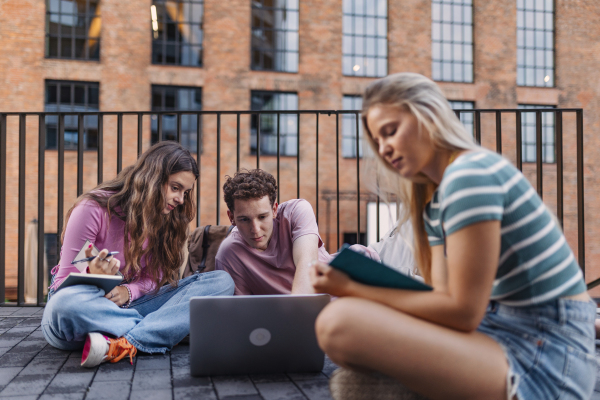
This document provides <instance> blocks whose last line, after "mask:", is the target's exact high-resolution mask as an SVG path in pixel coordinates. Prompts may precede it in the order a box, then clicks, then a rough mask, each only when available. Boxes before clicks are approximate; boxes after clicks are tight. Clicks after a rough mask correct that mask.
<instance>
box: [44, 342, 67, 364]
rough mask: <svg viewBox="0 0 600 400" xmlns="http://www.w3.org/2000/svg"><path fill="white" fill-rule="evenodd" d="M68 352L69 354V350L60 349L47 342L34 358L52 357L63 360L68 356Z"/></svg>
mask: <svg viewBox="0 0 600 400" xmlns="http://www.w3.org/2000/svg"><path fill="white" fill-rule="evenodd" d="M69 354H71V352H70V351H66V350H60V349H57V348H56V347H52V346H51V345H49V344H48V345H47V346H46V347H44V348H43V349H42V351H40V352H39V353H38V355H37V356H36V358H52V359H56V360H63V361H64V360H65V359H67V358H68V357H69Z"/></svg>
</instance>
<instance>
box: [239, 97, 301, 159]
mask: <svg viewBox="0 0 600 400" xmlns="http://www.w3.org/2000/svg"><path fill="white" fill-rule="evenodd" d="M251 97H252V99H251V102H252V110H253V111H267V110H273V111H276V110H297V109H298V95H297V94H296V93H280V92H262V91H253V92H252V94H251ZM250 124H251V127H250V128H251V130H250V152H251V153H252V154H256V138H257V132H258V115H252V118H251V122H250ZM297 140H298V115H297V114H280V115H279V150H280V154H281V155H282V156H295V155H297V154H298V142H297ZM260 154H265V155H276V154H277V114H261V115H260Z"/></svg>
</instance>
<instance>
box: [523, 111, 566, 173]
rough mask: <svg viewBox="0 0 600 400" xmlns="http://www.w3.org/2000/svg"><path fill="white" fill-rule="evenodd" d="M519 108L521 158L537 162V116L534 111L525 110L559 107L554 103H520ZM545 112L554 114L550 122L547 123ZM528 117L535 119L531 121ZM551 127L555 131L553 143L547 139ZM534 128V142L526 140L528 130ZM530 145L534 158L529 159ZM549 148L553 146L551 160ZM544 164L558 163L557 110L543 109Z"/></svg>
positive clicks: (528, 161)
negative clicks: (528, 148)
mask: <svg viewBox="0 0 600 400" xmlns="http://www.w3.org/2000/svg"><path fill="white" fill-rule="evenodd" d="M517 108H518V109H519V110H521V160H522V162H523V163H535V162H536V161H537V159H536V157H537V154H536V142H535V141H536V140H537V138H536V128H537V126H536V121H535V119H536V117H535V112H533V111H529V112H523V111H524V110H531V109H536V108H537V109H540V108H542V109H548V110H555V109H556V108H557V107H556V106H554V105H548V104H519V105H518V106H517ZM544 113H546V114H551V115H552V122H551V123H550V124H547V123H546V121H545V118H544ZM528 119H533V122H529V121H527V120H528ZM549 127H551V128H552V131H553V135H552V141H551V143H548V142H547V141H545V138H546V135H547V133H546V129H548V128H549ZM527 128H529V129H533V139H534V141H533V142H528V141H526V140H525V135H526V134H527V132H528V131H529V129H527ZM528 146H533V150H534V152H533V154H534V156H533V158H532V159H528V158H527V154H528V152H527V151H526V149H527V147H528ZM547 148H551V149H552V150H551V155H550V156H551V158H550V160H548V158H547V157H548V155H547V152H546V149H547ZM542 164H556V113H555V112H547V111H546V112H544V111H542Z"/></svg>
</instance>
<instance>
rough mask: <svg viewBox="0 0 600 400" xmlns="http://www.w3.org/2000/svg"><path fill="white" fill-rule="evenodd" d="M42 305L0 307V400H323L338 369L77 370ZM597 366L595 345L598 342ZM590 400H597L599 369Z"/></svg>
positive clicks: (175, 363)
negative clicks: (50, 333) (47, 331)
mask: <svg viewBox="0 0 600 400" xmlns="http://www.w3.org/2000/svg"><path fill="white" fill-rule="evenodd" d="M42 312H43V309H42V308H41V307H0V399H20V400H29V399H40V400H50V399H61V400H62V399H64V400H81V399H86V400H96V399H98V400H99V399H106V400H121V399H123V400H126V399H131V400H154V399H160V400H164V399H210V400H276V399H285V400H299V399H309V400H325V399H331V396H330V394H329V389H328V386H327V380H328V378H329V376H330V375H331V373H332V372H333V371H334V370H335V369H336V368H337V366H336V365H335V364H333V363H332V362H331V361H330V360H329V359H326V360H325V367H324V368H323V371H322V372H321V373H314V374H275V375H250V376H221V377H213V378H194V377H192V376H190V370H189V356H188V354H189V346H187V345H178V346H176V347H175V348H174V349H173V351H172V352H170V353H169V354H167V355H159V356H156V355H154V356H153V355H147V354H140V355H138V356H137V357H136V358H135V359H134V360H135V361H134V364H133V365H131V364H130V363H129V361H128V360H122V361H120V362H118V363H116V364H102V365H100V366H99V367H96V368H94V369H85V368H81V366H80V365H79V364H80V362H81V352H80V351H74V352H70V351H61V350H57V349H55V348H53V347H51V346H50V345H49V344H47V343H46V341H45V340H44V337H43V335H42V332H41V330H40V323H41V318H42ZM597 344H598V347H597V352H596V354H597V358H598V360H599V361H600V341H598V342H597ZM592 400H600V369H599V370H598V374H597V377H596V387H595V391H594V394H593V395H592Z"/></svg>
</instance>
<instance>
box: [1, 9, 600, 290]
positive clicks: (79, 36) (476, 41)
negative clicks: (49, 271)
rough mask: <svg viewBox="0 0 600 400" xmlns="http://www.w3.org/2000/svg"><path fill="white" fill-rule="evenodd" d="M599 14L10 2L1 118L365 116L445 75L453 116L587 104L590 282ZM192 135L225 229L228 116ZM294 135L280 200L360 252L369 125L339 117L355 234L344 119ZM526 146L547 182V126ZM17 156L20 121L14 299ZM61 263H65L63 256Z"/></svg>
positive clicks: (93, 143) (69, 198) (49, 173)
mask: <svg viewBox="0 0 600 400" xmlns="http://www.w3.org/2000/svg"><path fill="white" fill-rule="evenodd" d="M599 17H600V4H598V3H597V2H595V1H593V0H498V1H493V2H492V1H483V0H403V1H392V0H388V1H386V0H328V1H316V0H253V1H244V0H225V1H216V0H181V1H163V0H129V1H126V2H123V1H117V0H3V1H0V46H1V47H0V48H1V49H2V57H0V79H1V83H0V112H41V111H46V112H57V111H63V112H68V111H103V112H104V111H116V112H122V111H170V110H190V111H199V110H203V111H214V110H223V111H225V110H293V109H300V110H340V109H357V108H360V97H359V96H360V95H361V93H362V92H363V90H364V88H365V87H366V85H368V84H369V83H370V82H372V81H373V80H374V79H376V78H377V77H381V76H385V75H387V74H391V73H395V72H403V71H411V72H418V73H421V74H424V75H426V76H429V77H431V78H432V79H434V80H435V81H436V82H438V83H439V85H440V87H441V88H442V90H443V91H444V93H445V94H446V96H447V98H448V99H449V100H451V101H452V105H453V107H455V108H456V109H469V108H478V109H492V108H493V109H497V108H504V109H508V108H510V109H517V108H522V109H527V108H529V107H531V106H538V107H544V108H553V107H558V108H583V110H584V145H585V153H584V154H585V213H586V281H588V282H589V281H591V280H593V279H595V278H598V277H599V276H600V265H598V262H599V261H600V245H598V244H597V243H596V241H595V238H596V237H597V236H598V233H600V232H598V230H599V228H597V227H596V226H595V224H594V222H595V221H597V220H598V218H599V217H600V202H598V201H597V199H598V179H599V178H598V177H596V176H595V173H594V172H595V170H596V160H597V159H598V156H599V155H598V154H597V152H598V150H597V149H598V148H600V146H598V144H599V143H598V139H597V138H596V130H597V129H598V128H599V125H600V109H599V108H598V107H599V105H600V104H599V102H600V72H599V70H598V68H597V65H598V54H600V51H598V50H600V40H599V39H598V38H600V28H597V26H598V24H597V23H596V21H597V20H598V18H599ZM590 30H591V31H590ZM525 115H526V114H525ZM532 115H533V114H532ZM54 118H56V117H54ZM116 118H117V117H116V116H114V117H113V116H107V117H105V118H104V158H103V160H102V163H103V164H102V165H103V169H104V179H109V178H111V177H112V176H114V175H115V173H116V165H117V164H116V159H115V157H114V153H115V151H116V139H115V130H116V124H117V119H116ZM258 119H259V117H257V116H253V117H250V116H248V115H242V116H241V117H240V128H241V129H240V131H241V134H240V153H241V163H240V165H241V167H244V168H253V167H255V166H256V155H255V154H256V152H257V148H258V147H259V146H260V153H261V160H260V166H261V168H264V169H266V170H268V171H270V172H272V173H275V171H276V168H277V160H276V157H275V156H274V154H276V152H277V142H276V140H275V139H276V134H275V132H276V130H275V128H274V126H275V125H274V124H275V119H274V117H272V116H269V115H266V114H263V115H261V116H260V121H258ZM574 121H575V120H574V118H573V119H571V118H570V117H568V116H566V117H565V121H564V123H565V125H564V129H563V131H564V140H563V149H564V150H563V151H564V176H565V184H564V186H565V187H564V207H565V214H564V215H565V224H564V229H565V233H566V235H567V238H568V241H569V243H570V245H571V246H572V248H573V249H574V250H576V249H577V204H576V191H575V154H576V143H575V128H574V127H575V122H574ZM259 122H260V123H259ZM463 122H464V123H465V125H466V126H467V129H470V130H472V129H473V125H472V124H473V120H472V116H470V115H469V114H467V115H464V116H463ZM157 123H158V122H157V120H156V116H152V115H146V116H144V117H143V127H144V128H143V140H144V143H143V148H144V149H145V148H147V147H148V146H150V145H151V143H153V142H155V141H157V140H159V139H161V140H164V139H167V140H168V139H172V138H174V127H175V119H174V118H173V117H168V116H166V117H163V120H162V121H161V123H162V135H163V137H162V138H159V137H158V130H157ZM37 124H38V120H37V118H31V117H30V118H28V119H27V151H28V153H29V152H30V153H31V154H37V146H38V141H37V131H38V130H37ZM45 124H46V131H47V133H46V146H45V147H46V149H47V150H46V160H45V165H44V166H42V168H43V169H44V170H45V171H46V173H45V186H46V189H45V197H44V204H45V205H44V208H45V216H44V230H45V232H46V233H47V235H46V236H47V240H48V247H50V248H52V247H54V248H55V243H56V242H55V241H56V233H57V225H58V222H57V204H56V202H57V193H56V181H57V150H56V135H57V129H56V119H53V117H50V116H49V117H46V121H45ZM77 124H78V121H77V120H76V119H75V118H69V117H66V118H65V194H64V210H65V212H66V211H67V210H68V209H69V208H70V206H71V205H72V204H73V201H74V200H75V198H76V188H75V186H76V184H75V181H76V179H75V178H74V177H75V176H76V173H77V172H76V170H77V162H76V157H77V156H76V151H74V149H76V148H77V135H75V134H74V132H76V131H77ZM181 124H182V125H181V126H182V143H183V144H184V145H185V146H188V147H189V148H190V149H192V150H194V149H196V147H197V143H198V140H200V142H201V147H202V151H201V162H200V166H201V181H200V182H199V187H200V190H201V194H202V196H201V199H202V200H201V205H200V210H201V213H200V223H201V224H207V223H211V224H214V223H216V221H217V219H216V215H215V210H216V203H217V200H216V199H217V197H216V195H215V194H216V189H215V188H216V182H217V176H216V173H217V170H216V166H217V163H216V147H217V144H216V139H215V132H216V126H217V122H216V116H214V115H207V116H203V117H201V120H198V118H196V117H195V116H189V117H187V116H184V117H182V121H181ZM198 124H201V129H199V127H198ZM280 124H281V130H280V134H281V141H280V145H279V150H280V153H281V156H282V158H281V165H280V171H281V172H280V174H281V176H280V187H281V196H280V200H281V201H285V200H288V199H291V198H295V197H296V196H297V192H298V189H299V192H300V197H303V198H306V199H308V200H309V201H310V202H311V204H313V207H314V208H315V211H316V212H317V211H318V221H319V226H320V231H321V235H322V237H323V240H324V241H325V243H326V244H327V248H328V250H329V251H330V252H333V251H335V250H336V247H337V245H338V241H341V242H343V241H344V240H356V230H357V226H358V221H357V219H356V214H357V206H356V196H357V174H356V169H357V159H356V156H357V154H358V155H359V160H358V164H362V161H361V159H360V156H362V151H363V149H361V148H358V149H357V148H356V145H355V138H356V137H355V134H356V133H355V132H356V120H355V117H354V116H340V118H339V121H338V124H339V127H340V137H339V145H338V146H339V147H338V150H339V185H340V190H341V191H342V192H343V196H342V198H341V200H340V204H339V208H340V217H339V219H340V222H339V225H340V232H337V224H338V222H337V213H336V209H337V206H338V205H337V203H336V199H337V197H336V196H335V195H334V194H332V191H333V193H335V189H336V185H337V182H338V180H337V177H338V175H337V174H336V160H335V149H336V134H335V132H336V118H335V116H330V115H327V114H323V115H319V116H318V124H319V125H318V126H319V140H318V144H317V141H316V126H317V116H316V114H315V115H300V116H298V115H295V114H288V115H282V116H281V120H280ZM532 124H533V125H532ZM259 125H260V129H261V131H260V143H257V129H258V126H259ZM481 126H482V144H483V145H484V146H487V147H490V148H495V137H494V129H495V126H496V123H495V120H494V116H493V115H490V116H489V118H488V116H487V115H484V116H483V117H482V121H481ZM502 126H503V139H502V146H503V147H502V151H503V154H504V155H505V156H506V157H507V158H509V159H510V160H511V161H513V162H515V157H516V156H515V154H516V152H515V146H516V139H515V132H516V130H515V117H514V116H513V115H506V116H503V117H502ZM554 129H555V126H554V120H553V118H552V115H551V114H544V138H543V162H544V164H543V171H544V200H545V201H546V203H547V204H548V206H549V207H550V209H552V210H555V209H556V160H555V147H554V140H555V139H554ZM84 130H85V135H84V149H85V154H84V189H85V190H89V189H91V188H92V187H94V186H95V185H96V183H97V172H96V171H97V163H98V159H97V152H96V151H95V149H96V148H97V140H98V133H97V117H93V116H89V117H86V118H85V120H84ZM198 130H200V131H201V137H200V138H198V136H197V135H196V132H197V131H198ZM298 133H299V134H300V140H299V146H298V140H297V135H298ZM236 134H237V121H236V116H235V115H234V116H229V115H225V114H224V115H222V116H221V144H220V145H221V155H220V157H221V158H220V161H221V169H220V181H221V182H223V179H224V177H225V175H232V174H233V173H235V169H236V151H237V136H236ZM522 141H523V162H524V164H523V171H524V172H525V173H526V175H527V176H528V177H529V178H530V179H531V180H532V182H534V183H535V163H534V162H535V151H534V150H533V149H535V120H533V121H532V120H531V119H530V118H524V121H523V137H522ZM18 145H19V139H18V118H17V117H8V122H7V159H6V162H7V177H6V187H7V196H6V203H5V206H6V256H5V260H3V262H4V263H5V266H6V278H7V287H14V286H16V265H17V258H18V255H17V253H16V249H17V240H18V235H17V231H16V226H17V216H18V201H17V188H18V168H17V167H16V166H17V165H18V159H19V153H18ZM317 146H318V150H319V152H318V154H319V156H318V158H317V151H316V150H317ZM298 155H299V156H300V163H299V164H300V170H298V164H297V156H298ZM136 156H137V118H136V117H134V116H133V117H129V116H124V117H123V159H122V163H123V165H124V166H125V165H129V164H131V163H132V162H133V161H134V160H135V158H136ZM317 162H318V164H319V169H318V171H317V169H316V165H317ZM38 167H39V166H38V165H37V157H31V160H30V159H29V157H28V160H27V164H26V171H27V173H26V193H27V196H26V212H25V214H26V220H27V221H31V220H33V219H35V218H37V207H38V205H37V201H38V200H37V173H38V172H37V171H38ZM297 176H300V184H298V183H297V179H296V177H297ZM317 176H318V179H319V190H318V192H317V188H316V185H315V182H316V180H317ZM361 179H362V181H361V184H360V192H361V193H363V194H362V195H361V219H360V231H361V234H362V235H361V237H363V236H365V235H364V234H365V233H366V226H367V217H368V216H367V212H366V209H367V206H366V203H367V202H369V201H372V200H373V198H372V197H370V196H369V195H368V190H367V186H368V183H369V182H367V180H368V179H367V180H365V178H364V176H363V177H362V178H361ZM221 202H222V199H221ZM317 202H318V207H317ZM220 209H221V215H220V221H221V223H226V222H227V219H226V215H225V209H226V208H225V205H224V203H222V205H221V208H220ZM382 233H383V232H382ZM338 238H339V239H338ZM53 240H54V242H53ZM48 253H49V257H50V258H49V262H50V263H51V264H52V261H51V260H52V257H56V254H54V255H52V254H50V253H52V251H51V250H49V251H48ZM8 293H10V292H8ZM598 293H599V294H600V292H598Z"/></svg>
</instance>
